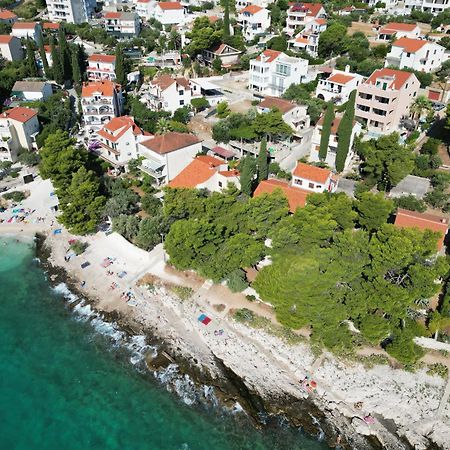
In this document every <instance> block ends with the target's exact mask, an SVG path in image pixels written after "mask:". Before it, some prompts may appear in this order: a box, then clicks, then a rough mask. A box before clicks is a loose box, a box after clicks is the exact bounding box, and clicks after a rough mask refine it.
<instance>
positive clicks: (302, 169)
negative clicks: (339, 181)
mask: <svg viewBox="0 0 450 450" xmlns="http://www.w3.org/2000/svg"><path fill="white" fill-rule="evenodd" d="M292 174H293V175H294V176H296V177H299V178H303V179H305V180H311V181H315V182H316V183H322V184H325V183H326V181H327V180H328V177H329V176H330V175H331V170H328V169H322V168H321V167H316V166H310V165H309V164H305V163H301V162H299V163H297V166H296V167H295V169H294V171H293V172H292Z"/></svg>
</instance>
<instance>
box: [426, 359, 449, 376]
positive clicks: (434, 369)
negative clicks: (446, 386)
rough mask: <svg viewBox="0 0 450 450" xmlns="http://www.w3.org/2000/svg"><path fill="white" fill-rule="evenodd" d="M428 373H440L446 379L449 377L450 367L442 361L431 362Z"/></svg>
mask: <svg viewBox="0 0 450 450" xmlns="http://www.w3.org/2000/svg"><path fill="white" fill-rule="evenodd" d="M427 374H428V375H438V376H440V377H442V378H444V379H445V380H446V379H447V377H448V367H447V366H446V365H445V364H442V363H435V364H431V365H430V366H428V370H427Z"/></svg>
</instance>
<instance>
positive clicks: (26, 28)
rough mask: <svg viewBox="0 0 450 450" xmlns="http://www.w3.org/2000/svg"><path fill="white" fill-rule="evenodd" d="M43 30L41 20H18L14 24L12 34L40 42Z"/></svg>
mask: <svg viewBox="0 0 450 450" xmlns="http://www.w3.org/2000/svg"><path fill="white" fill-rule="evenodd" d="M41 31H42V29H41V25H40V24H39V22H16V23H15V24H14V25H13V26H12V31H11V34H12V35H13V36H15V37H16V38H19V39H33V40H34V42H36V43H38V40H39V36H40V32H41Z"/></svg>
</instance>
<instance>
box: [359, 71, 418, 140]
mask: <svg viewBox="0 0 450 450" xmlns="http://www.w3.org/2000/svg"><path fill="white" fill-rule="evenodd" d="M419 87H420V83H419V81H418V80H417V78H416V76H415V75H414V74H413V73H409V72H403V71H401V70H395V69H388V68H385V69H379V70H376V71H375V72H373V73H372V75H371V76H370V77H369V78H368V79H367V80H366V81H365V82H364V83H362V84H360V85H359V86H358V94H357V96H356V104H355V116H356V117H357V118H358V119H359V120H360V121H361V122H362V123H363V124H364V125H365V126H366V127H367V129H368V130H369V131H370V132H372V134H374V135H375V136H379V135H381V134H387V133H392V132H393V131H396V130H397V129H398V127H399V124H400V120H401V119H402V117H408V116H409V107H410V105H411V103H412V102H413V101H414V98H415V97H416V96H417V92H418V90H419Z"/></svg>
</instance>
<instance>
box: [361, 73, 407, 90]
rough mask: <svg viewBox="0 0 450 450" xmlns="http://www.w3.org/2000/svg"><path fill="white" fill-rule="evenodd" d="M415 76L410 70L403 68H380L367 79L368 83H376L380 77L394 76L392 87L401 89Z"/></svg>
mask: <svg viewBox="0 0 450 450" xmlns="http://www.w3.org/2000/svg"><path fill="white" fill-rule="evenodd" d="M412 76H413V74H412V73H410V72H404V71H403V70H395V69H387V68H385V69H378V70H375V72H373V73H372V75H370V77H369V78H368V79H367V80H366V81H365V83H368V84H375V83H376V81H377V79H378V78H381V77H389V78H393V80H392V83H391V84H390V86H389V87H390V88H392V89H397V90H398V89H401V88H402V87H403V85H404V84H405V83H406V82H407V81H408V80H409V79H410V78H411V77H412Z"/></svg>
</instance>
